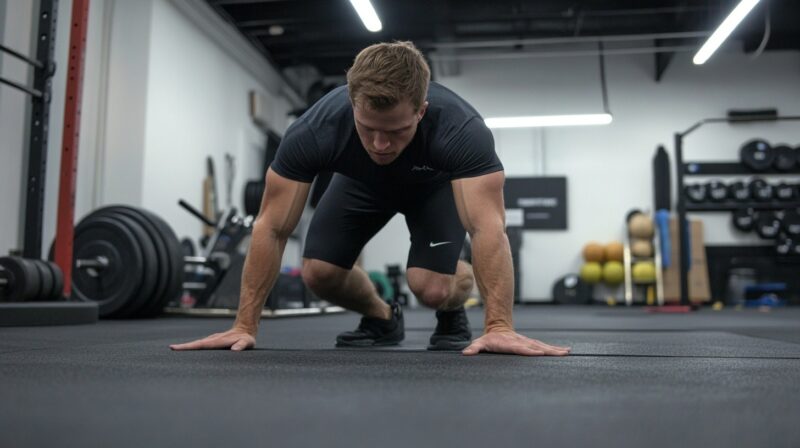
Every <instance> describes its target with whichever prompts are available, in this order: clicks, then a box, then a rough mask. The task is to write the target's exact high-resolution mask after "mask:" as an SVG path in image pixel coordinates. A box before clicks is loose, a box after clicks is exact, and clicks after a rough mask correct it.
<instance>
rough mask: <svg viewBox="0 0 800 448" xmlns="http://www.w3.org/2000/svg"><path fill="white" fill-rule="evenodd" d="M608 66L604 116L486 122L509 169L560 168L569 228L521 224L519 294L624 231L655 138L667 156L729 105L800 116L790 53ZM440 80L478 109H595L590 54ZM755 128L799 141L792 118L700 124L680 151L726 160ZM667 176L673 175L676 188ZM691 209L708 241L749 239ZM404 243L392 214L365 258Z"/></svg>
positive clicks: (401, 248) (398, 256) (646, 184)
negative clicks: (677, 136)
mask: <svg viewBox="0 0 800 448" xmlns="http://www.w3.org/2000/svg"><path fill="white" fill-rule="evenodd" d="M606 64H607V65H606V67H607V80H608V92H609V102H610V107H611V112H612V113H613V115H614V122H613V123H612V124H611V125H609V126H599V127H573V128H547V129H546V130H543V131H536V130H524V129H523V130H496V131H495V132H494V135H495V142H496V146H497V151H498V153H499V155H500V158H501V160H502V161H503V163H504V165H505V166H506V168H507V175H509V176H512V175H513V176H524V175H539V174H544V175H556V176H557V175H563V176H566V177H567V178H568V204H569V205H568V219H569V223H570V224H569V230H567V231H540V232H526V233H525V237H524V242H523V255H522V259H521V271H522V272H521V273H522V291H521V296H522V297H523V298H526V299H532V300H542V299H549V297H550V288H551V286H552V283H553V281H554V280H555V279H556V278H558V277H560V276H562V275H564V274H565V273H567V272H576V271H577V270H578V269H579V266H580V263H581V260H580V255H579V254H580V250H581V247H582V246H583V244H585V243H586V242H587V241H590V240H598V241H601V242H605V241H610V240H612V239H619V238H621V237H622V235H623V220H624V216H625V214H626V212H627V211H628V210H630V209H631V208H650V207H652V168H651V167H652V157H653V154H654V152H655V149H656V147H657V146H658V145H659V144H664V145H665V147H666V148H667V149H668V151H669V152H670V155H671V156H672V150H673V146H674V144H673V140H674V133H675V132H679V131H684V130H686V129H687V128H689V127H690V126H691V125H692V124H694V123H695V122H696V121H698V120H700V119H702V118H708V117H723V116H724V115H725V113H726V111H727V110H728V109H735V108H759V107H777V108H778V109H779V111H780V112H781V114H784V115H790V114H791V115H800V88H798V85H800V82H798V81H800V54H799V53H797V52H769V53H765V54H763V55H762V56H761V57H760V58H758V59H757V60H756V61H751V60H750V59H749V57H748V56H746V55H743V54H740V53H739V52H736V51H731V50H728V52H725V53H720V54H718V55H716V56H715V57H714V58H712V60H711V61H709V62H708V63H707V64H706V65H705V66H702V67H697V66H694V65H692V63H691V55H690V54H679V55H676V56H675V58H674V59H673V62H672V64H671V65H670V67H669V68H668V70H667V71H666V73H665V76H664V77H663V78H662V80H661V82H659V83H657V82H656V81H655V80H654V75H653V65H654V63H653V57H652V56H650V55H647V56H609V57H607V58H606ZM439 81H440V82H442V83H443V84H445V85H446V86H448V87H450V88H452V89H453V90H455V91H456V92H457V93H459V94H460V95H462V96H463V97H464V98H466V99H467V100H468V101H470V102H471V103H472V104H473V105H474V106H475V107H476V108H477V109H478V111H479V112H481V114H482V115H483V116H484V117H489V116H509V115H538V114H560V113H599V112H602V103H601V95H600V87H599V74H598V68H597V59H596V58H579V57H572V58H561V59H544V58H528V59H517V60H499V61H498V60H493V61H462V62H461V74H460V75H459V76H456V77H441V78H439ZM754 136H763V137H765V138H767V139H769V140H770V141H773V142H776V143H777V142H789V143H792V144H795V145H796V144H800V125H799V124H748V125H739V126H729V125H716V127H714V126H709V127H704V128H702V129H701V130H699V131H697V132H696V133H694V134H692V135H691V136H690V137H689V138H688V139H687V140H686V143H685V149H684V154H685V157H686V158H687V159H694V160H726V161H735V160H737V158H738V148H739V145H741V143H743V142H744V141H745V140H747V139H749V138H752V137H754ZM540 150H541V151H543V157H542V158H541V159H540V154H539V151H540ZM673 163H674V159H673ZM674 179H675V177H674V173H673V186H674ZM794 179H795V180H797V177H796V176H795V177H794ZM697 180H698V181H699V180H703V179H697ZM673 197H674V195H673ZM697 216H698V217H701V218H702V219H703V220H704V222H705V223H706V226H707V227H706V235H705V238H706V241H707V243H721V242H728V241H734V240H735V241H742V240H744V241H745V242H753V241H755V240H754V239H752V238H750V239H749V240H748V239H747V238H744V239H743V238H741V237H740V236H739V235H737V234H735V233H734V232H733V231H732V229H731V226H730V224H729V219H730V215H729V214H726V213H723V214H715V215H711V214H702V215H700V214H698V215H697ZM408 247H409V243H408V232H407V230H406V229H405V226H404V224H403V222H402V220H401V219H396V220H395V221H393V222H392V223H390V225H389V226H387V228H386V229H384V230H383V231H382V232H381V233H380V234H379V235H378V236H376V238H375V240H373V242H371V243H370V244H369V245H368V247H367V250H366V252H365V264H366V266H367V267H368V268H370V269H382V268H383V266H384V265H385V264H386V263H397V262H401V263H404V262H405V259H406V252H407V250H408Z"/></svg>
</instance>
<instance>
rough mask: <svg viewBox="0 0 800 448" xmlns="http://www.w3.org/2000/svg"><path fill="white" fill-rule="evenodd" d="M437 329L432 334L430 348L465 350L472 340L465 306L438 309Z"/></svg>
mask: <svg viewBox="0 0 800 448" xmlns="http://www.w3.org/2000/svg"><path fill="white" fill-rule="evenodd" d="M436 319H437V320H438V321H439V323H437V324H436V330H435V331H434V332H433V335H431V345H429V346H428V350H464V349H465V348H467V346H468V345H469V344H470V342H471V341H472V331H470V329H469V320H467V312H466V311H464V307H463V306H462V307H461V308H458V309H456V310H452V311H437V312H436Z"/></svg>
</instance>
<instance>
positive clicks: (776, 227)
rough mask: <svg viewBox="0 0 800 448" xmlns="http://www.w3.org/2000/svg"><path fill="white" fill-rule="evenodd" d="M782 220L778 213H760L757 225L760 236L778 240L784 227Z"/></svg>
mask: <svg viewBox="0 0 800 448" xmlns="http://www.w3.org/2000/svg"><path fill="white" fill-rule="evenodd" d="M781 218H782V214H780V213H778V212H771V211H766V212H761V213H759V214H758V218H756V224H755V228H756V233H757V234H758V236H760V237H761V238H765V239H774V238H777V237H778V234H779V233H780V231H781V227H783V225H782V221H781Z"/></svg>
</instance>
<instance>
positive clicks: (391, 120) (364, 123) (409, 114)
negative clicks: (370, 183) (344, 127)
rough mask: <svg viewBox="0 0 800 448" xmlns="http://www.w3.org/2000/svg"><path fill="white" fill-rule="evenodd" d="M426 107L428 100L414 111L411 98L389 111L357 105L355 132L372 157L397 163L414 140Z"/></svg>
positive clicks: (381, 162)
mask: <svg viewBox="0 0 800 448" xmlns="http://www.w3.org/2000/svg"><path fill="white" fill-rule="evenodd" d="M427 107H428V103H427V102H426V103H425V104H423V105H422V107H420V109H419V110H417V111H415V110H414V107H413V106H412V105H411V102H410V101H403V102H401V103H399V104H397V105H396V106H394V107H392V108H391V109H386V110H374V109H371V108H369V107H368V106H366V105H360V104H354V105H353V116H354V117H355V122H356V132H357V133H358V137H359V139H361V144H362V145H364V149H366V150H367V154H369V158H370V159H372V161H373V162H375V163H377V164H378V165H388V164H390V163H392V162H394V161H395V159H397V157H399V156H400V153H402V152H403V150H404V149H406V146H408V144H409V143H411V140H412V139H413V138H414V134H415V133H416V132H417V124H418V123H419V121H420V120H421V119H422V116H423V115H425V110H426V109H427Z"/></svg>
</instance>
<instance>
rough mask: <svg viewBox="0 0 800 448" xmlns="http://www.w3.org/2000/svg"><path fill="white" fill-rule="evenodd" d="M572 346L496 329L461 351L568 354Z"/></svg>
mask: <svg viewBox="0 0 800 448" xmlns="http://www.w3.org/2000/svg"><path fill="white" fill-rule="evenodd" d="M570 350H572V348H571V347H558V346H555V345H548V344H545V343H544V342H541V341H537V340H536V339H531V338H529V337H526V336H523V335H521V334H519V333H516V332H514V331H512V330H495V331H492V332H490V333H486V334H484V335H483V336H481V337H479V338H478V339H475V340H474V341H472V344H470V345H469V347H467V348H465V349H464V350H463V351H462V352H461V353H463V354H465V355H477V354H478V353H480V352H490V353H508V354H512V355H523V356H566V355H568V354H569V352H570Z"/></svg>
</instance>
